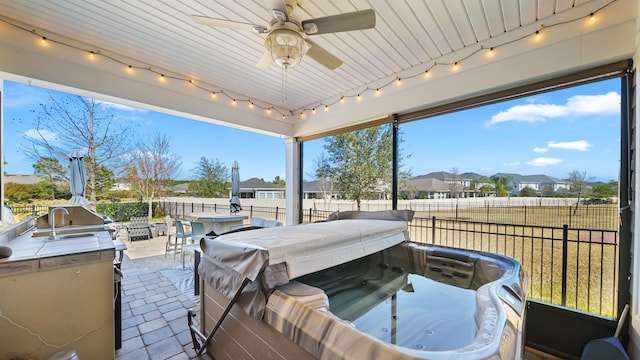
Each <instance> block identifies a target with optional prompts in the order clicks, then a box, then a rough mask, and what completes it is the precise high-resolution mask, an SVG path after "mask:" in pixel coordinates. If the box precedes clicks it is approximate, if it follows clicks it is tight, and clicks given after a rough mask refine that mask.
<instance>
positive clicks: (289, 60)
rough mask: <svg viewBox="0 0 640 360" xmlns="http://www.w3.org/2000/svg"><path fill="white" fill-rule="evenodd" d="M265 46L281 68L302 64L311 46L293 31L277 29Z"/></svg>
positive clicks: (265, 42)
mask: <svg viewBox="0 0 640 360" xmlns="http://www.w3.org/2000/svg"><path fill="white" fill-rule="evenodd" d="M264 45H265V47H266V48H267V50H268V51H269V53H270V54H271V58H273V61H274V62H275V63H276V64H278V66H280V67H285V68H292V67H294V66H296V65H298V64H299V63H300V60H302V57H303V56H304V55H305V54H306V53H307V51H308V50H309V44H307V42H306V41H305V40H304V38H302V36H301V35H300V34H299V33H298V32H296V31H294V30H291V29H287V28H281V29H275V30H273V31H271V32H270V33H269V35H267V37H266V38H265V40H264Z"/></svg>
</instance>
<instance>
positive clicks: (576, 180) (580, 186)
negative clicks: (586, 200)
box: [567, 170, 591, 216]
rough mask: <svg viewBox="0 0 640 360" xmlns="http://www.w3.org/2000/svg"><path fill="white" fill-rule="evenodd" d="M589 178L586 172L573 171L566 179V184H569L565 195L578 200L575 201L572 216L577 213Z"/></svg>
mask: <svg viewBox="0 0 640 360" xmlns="http://www.w3.org/2000/svg"><path fill="white" fill-rule="evenodd" d="M590 179H591V178H587V172H586V171H583V172H580V171H578V170H574V171H572V172H570V173H569V177H568V178H567V183H568V184H569V190H568V191H567V194H569V196H572V197H576V198H578V200H577V201H576V207H575V208H574V209H573V215H574V216H575V215H576V214H577V213H578V207H579V206H580V199H582V196H584V194H585V193H586V192H587V190H588V187H589V180H590Z"/></svg>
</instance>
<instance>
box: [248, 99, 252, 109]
mask: <svg viewBox="0 0 640 360" xmlns="http://www.w3.org/2000/svg"><path fill="white" fill-rule="evenodd" d="M249 109H253V101H249Z"/></svg>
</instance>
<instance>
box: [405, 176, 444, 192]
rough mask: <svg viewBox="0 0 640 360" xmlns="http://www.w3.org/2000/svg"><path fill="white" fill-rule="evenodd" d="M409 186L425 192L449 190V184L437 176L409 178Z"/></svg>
mask: <svg viewBox="0 0 640 360" xmlns="http://www.w3.org/2000/svg"><path fill="white" fill-rule="evenodd" d="M409 186H411V187H413V188H415V189H416V190H418V191H425V192H449V191H450V190H451V189H450V188H449V185H447V184H445V183H444V182H443V181H441V180H439V179H436V178H425V177H416V178H413V179H411V180H409Z"/></svg>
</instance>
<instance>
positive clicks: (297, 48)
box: [191, 0, 376, 72]
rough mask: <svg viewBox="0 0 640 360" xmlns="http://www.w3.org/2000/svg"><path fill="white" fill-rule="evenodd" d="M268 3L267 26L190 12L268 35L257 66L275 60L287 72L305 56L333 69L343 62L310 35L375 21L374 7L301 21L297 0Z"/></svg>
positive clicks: (222, 24)
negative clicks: (294, 12) (296, 15)
mask: <svg viewBox="0 0 640 360" xmlns="http://www.w3.org/2000/svg"><path fill="white" fill-rule="evenodd" d="M265 3H266V5H267V8H269V9H270V10H271V13H272V14H273V20H272V21H271V23H270V24H269V25H268V26H265V25H255V24H249V23H243V22H237V21H232V20H225V19H215V18H210V17H207V16H200V15H191V18H192V19H193V21H195V22H196V23H198V24H202V25H208V26H219V27H225V28H231V29H239V30H249V31H254V32H256V33H257V34H266V37H265V40H264V45H265V48H266V51H265V53H264V55H263V56H262V58H260V60H259V61H258V63H257V64H256V66H257V67H259V68H267V67H269V66H271V64H273V63H274V62H275V63H276V64H277V65H278V66H280V67H282V68H283V69H284V71H285V72H286V70H287V68H292V67H294V66H296V65H298V64H299V63H300V60H302V57H303V56H304V55H308V56H309V57H310V58H312V59H314V60H315V61H317V62H319V63H320V64H322V65H324V66H325V67H326V68H328V69H330V70H334V69H336V68H338V67H339V66H340V65H342V61H341V60H340V59H338V58H337V57H335V56H334V55H332V54H331V53H329V52H328V51H327V50H325V49H323V48H321V47H320V46H318V45H317V44H316V43H314V42H313V41H311V40H309V39H308V38H307V36H310V35H319V34H328V33H336V32H342V31H352V30H363V29H370V28H372V27H374V26H375V24H376V14H375V12H374V11H373V10H371V9H368V10H361V11H354V12H349V13H345V14H339V15H332V16H326V17H321V18H316V19H308V20H302V21H301V20H299V19H297V18H296V17H295V16H293V10H294V9H295V7H296V6H297V4H296V0H265Z"/></svg>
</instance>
